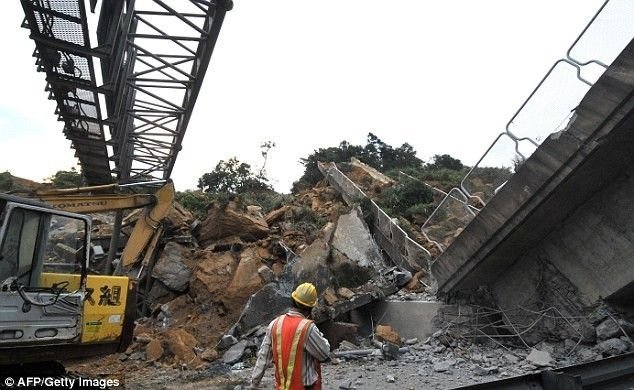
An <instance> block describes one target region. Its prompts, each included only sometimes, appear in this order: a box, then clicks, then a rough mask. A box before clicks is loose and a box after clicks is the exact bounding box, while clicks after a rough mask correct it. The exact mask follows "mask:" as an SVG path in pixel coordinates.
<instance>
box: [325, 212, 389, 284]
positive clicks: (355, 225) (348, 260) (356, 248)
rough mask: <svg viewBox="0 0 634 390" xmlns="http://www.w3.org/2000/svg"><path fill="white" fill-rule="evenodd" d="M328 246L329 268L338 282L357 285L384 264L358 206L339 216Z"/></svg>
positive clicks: (369, 277) (382, 267)
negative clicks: (330, 259) (329, 250)
mask: <svg viewBox="0 0 634 390" xmlns="http://www.w3.org/2000/svg"><path fill="white" fill-rule="evenodd" d="M331 247H332V252H331V253H332V262H331V264H330V270H331V271H332V273H333V274H334V276H335V279H336V281H337V283H338V284H339V285H340V286H346V287H355V286H358V285H361V284H363V283H365V282H367V281H368V280H369V279H371V278H372V277H374V276H376V271H377V270H381V269H385V268H386V266H385V262H384V260H383V257H382V256H381V252H380V250H379V247H378V245H377V244H376V242H375V241H374V239H373V238H372V235H371V234H370V230H369V229H368V227H367V225H366V224H365V222H364V221H363V218H362V213H361V210H360V209H359V208H358V207H355V208H353V209H352V210H351V211H350V212H349V213H348V214H343V215H341V216H340V217H339V219H338V221H337V227H336V229H335V231H334V233H333V237H332V242H331Z"/></svg>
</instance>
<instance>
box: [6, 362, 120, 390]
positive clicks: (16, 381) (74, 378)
mask: <svg viewBox="0 0 634 390" xmlns="http://www.w3.org/2000/svg"><path fill="white" fill-rule="evenodd" d="M16 388H19V389H81V390H84V389H86V390H87V389H99V390H105V389H111V390H114V389H122V388H124V387H123V384H122V383H121V382H119V380H118V379H109V380H108V379H103V378H94V377H88V376H85V375H80V374H78V373H76V372H72V371H67V370H66V368H65V367H64V365H63V364H62V363H60V362H57V361H49V362H38V363H27V364H14V365H7V366H0V389H3V390H4V389H16Z"/></svg>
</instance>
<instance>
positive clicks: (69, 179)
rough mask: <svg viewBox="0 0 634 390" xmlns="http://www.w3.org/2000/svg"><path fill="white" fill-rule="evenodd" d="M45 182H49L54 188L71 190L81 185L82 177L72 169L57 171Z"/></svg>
mask: <svg viewBox="0 0 634 390" xmlns="http://www.w3.org/2000/svg"><path fill="white" fill-rule="evenodd" d="M47 180H50V182H51V183H53V187H55V188H73V187H81V186H82V185H83V179H82V175H81V173H79V172H77V170H76V169H75V168H74V167H73V168H71V169H70V171H57V172H56V173H55V174H54V175H53V176H51V177H49V178H48V179H47Z"/></svg>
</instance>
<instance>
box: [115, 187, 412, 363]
mask: <svg viewBox="0 0 634 390" xmlns="http://www.w3.org/2000/svg"><path fill="white" fill-rule="evenodd" d="M133 219H134V215H132V216H129V217H128V218H127V220H128V221H133ZM168 220H169V221H168V229H167V231H168V232H170V234H171V236H172V237H174V236H177V237H181V239H180V240H170V241H168V242H167V243H166V244H165V246H164V248H163V250H162V252H161V254H160V256H159V257H158V259H157V260H156V263H155V266H154V267H153V269H152V272H151V280H152V284H151V287H150V288H149V289H148V293H147V295H146V296H145V300H146V302H147V306H148V307H149V309H150V315H149V316H148V317H147V318H143V319H141V320H139V321H138V326H137V327H136V329H135V338H134V342H133V344H132V345H131V346H130V348H129V349H128V351H126V353H124V354H121V355H120V356H119V357H118V358H119V360H121V361H126V362H128V361H131V362H137V363H139V364H153V365H168V366H173V367H179V368H182V367H188V368H194V367H199V366H201V365H203V364H205V362H210V361H214V360H216V359H221V361H222V362H224V363H226V364H242V363H241V361H243V360H244V359H247V358H249V357H253V356H254V355H255V352H256V350H257V347H258V346H259V343H260V342H261V339H262V337H263V335H264V332H265V330H266V325H268V323H269V322H270V320H272V319H273V318H274V317H275V316H276V315H278V314H280V313H282V312H283V311H285V310H286V309H287V308H288V306H289V304H290V293H291V291H292V289H293V288H294V287H295V286H296V285H297V283H299V282H300V281H311V282H312V283H314V284H315V285H316V286H317V288H318V291H319V292H320V299H319V303H318V307H317V308H315V312H314V315H315V317H316V319H317V321H325V320H331V319H335V318H337V317H338V316H340V315H341V314H342V313H346V312H348V311H350V310H351V309H353V308H356V307H359V306H362V305H364V304H366V303H369V302H371V301H372V300H376V299H379V298H382V297H384V296H385V295H387V294H391V293H394V292H396V291H397V290H398V289H399V287H400V286H403V285H405V284H406V283H407V282H408V281H409V280H410V278H411V275H410V274H409V273H408V272H402V271H400V270H399V269H396V268H394V267H392V266H390V265H389V263H388V261H387V260H386V259H385V258H384V257H383V255H382V254H381V252H380V249H379V248H378V246H377V244H376V243H375V242H374V240H373V239H372V236H371V234H370V232H369V230H368V227H367V225H366V224H365V222H364V220H363V215H362V212H361V210H360V209H359V208H358V207H348V206H345V204H344V203H343V201H342V200H341V198H340V197H339V195H338V194H337V192H336V191H335V190H334V189H333V188H331V187H330V186H328V185H327V184H326V183H321V184H320V185H318V186H316V187H315V188H313V189H311V190H309V191H305V192H303V193H301V194H299V195H298V196H296V197H294V198H293V199H292V200H291V201H290V202H289V203H287V204H285V205H281V206H280V207H278V208H275V209H274V210H272V211H270V212H269V213H267V214H266V215H264V214H263V213H262V209H261V208H260V207H258V206H253V205H244V204H241V203H240V201H239V200H233V201H228V202H216V203H213V204H210V205H209V207H208V210H207V216H206V218H205V219H204V220H202V221H200V222H195V221H194V220H193V218H192V217H191V214H189V213H188V212H187V211H186V210H184V209H182V208H181V207H179V206H176V208H175V210H173V212H172V213H170V216H169V217H168ZM185 236H190V237H193V239H191V240H190V241H188V240H185V239H182V237H185Z"/></svg>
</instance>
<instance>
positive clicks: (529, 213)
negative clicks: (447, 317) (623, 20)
mask: <svg viewBox="0 0 634 390" xmlns="http://www.w3.org/2000/svg"><path fill="white" fill-rule="evenodd" d="M633 113H634V41H633V42H630V43H629V44H628V46H627V47H626V48H625V49H624V50H623V52H622V53H621V54H620V55H619V57H618V58H617V59H616V60H615V61H614V62H613V63H612V65H611V66H610V67H609V69H608V70H607V71H606V72H605V73H604V74H603V75H602V77H601V78H600V79H599V80H598V81H597V82H596V83H595V84H594V86H593V87H592V88H591V89H590V91H589V92H588V93H587V95H586V96H585V97H584V99H583V100H582V101H581V103H580V105H579V107H578V108H577V111H576V117H575V118H573V119H572V120H571V122H570V124H569V126H568V128H567V129H566V130H565V131H562V132H559V133H555V134H553V135H551V136H550V137H549V138H548V139H547V140H545V141H544V143H543V144H542V145H541V146H540V147H539V148H538V149H537V150H536V151H535V153H534V154H533V155H532V156H531V157H530V158H529V159H527V161H526V162H525V164H524V165H523V166H522V167H521V168H520V169H519V170H518V172H517V173H516V174H515V175H514V176H513V177H512V178H511V180H510V181H509V182H508V183H507V184H506V185H505V186H504V188H503V189H502V190H501V191H500V192H499V193H498V194H497V195H496V196H495V197H494V198H493V199H492V200H491V202H490V203H489V204H488V205H487V206H486V207H485V208H484V209H483V210H482V211H481V212H480V213H479V214H478V215H477V216H476V217H475V219H474V220H473V221H472V222H471V223H470V224H469V225H468V226H467V227H466V229H465V230H464V231H463V232H462V233H461V234H460V236H458V237H457V239H456V240H455V241H454V243H453V244H452V245H451V246H450V247H449V248H448V249H447V251H446V252H444V253H443V254H442V255H441V256H440V257H439V258H438V259H437V260H436V261H435V262H434V264H433V265H432V272H433V274H434V276H435V277H436V279H437V281H438V292H439V294H441V295H451V294H456V293H458V292H466V291H473V290H474V289H476V288H477V287H478V286H482V285H484V286H488V287H490V288H491V290H492V291H493V292H494V295H495V296H496V297H497V298H498V300H499V301H500V302H506V303H508V304H510V303H511V302H510V301H513V302H514V303H518V302H521V301H522V299H525V298H527V295H528V294H531V293H533V292H534V291H535V290H536V289H537V288H538V286H537V285H538V284H539V283H540V281H539V280H538V278H539V276H538V275H537V271H536V270H537V269H538V268H540V267H543V266H544V264H546V265H547V266H548V267H550V269H553V270H554V272H556V273H557V274H558V277H560V278H562V279H563V280H567V281H568V282H570V286H571V289H570V291H571V292H574V294H577V295H578V297H579V299H581V300H582V301H583V302H585V303H587V304H589V303H591V302H594V301H596V300H597V299H598V298H601V297H602V298H618V297H622V296H629V295H631V293H634V266H633V265H634V202H632V195H633V194H634V164H633V161H634V115H633ZM564 284H566V283H564ZM511 292H512V294H509V293H511ZM509 296H512V297H513V298H510V297H509Z"/></svg>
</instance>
